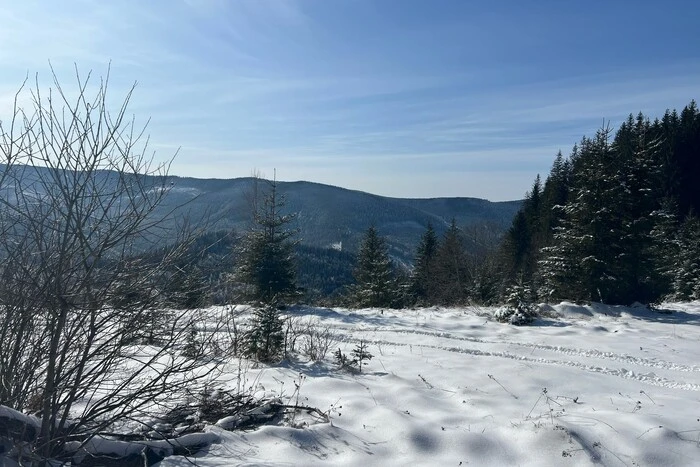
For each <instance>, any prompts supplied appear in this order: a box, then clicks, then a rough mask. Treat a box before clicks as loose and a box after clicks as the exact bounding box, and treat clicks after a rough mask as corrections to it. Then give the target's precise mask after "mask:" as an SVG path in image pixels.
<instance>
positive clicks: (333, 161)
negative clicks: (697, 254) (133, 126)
mask: <svg viewBox="0 0 700 467" xmlns="http://www.w3.org/2000/svg"><path fill="white" fill-rule="evenodd" d="M699 17H700V2H697V1H695V0H693V1H681V0H678V1H674V0H670V1H664V2H661V1H653V2H652V1H646V0H638V1H635V2H629V1H621V0H618V1H615V0H608V1H598V0H589V1H586V2H583V1H549V0H538V1H537V2H535V1H531V2H523V1H519V0H518V1H499V0H492V1H488V2H476V1H475V2H471V1H467V0H432V1H429V0H229V1H226V0H151V1H141V0H112V1H102V0H66V1H61V2H55V1H50V0H45V1H36V0H23V1H19V0H14V1H10V0H0V25H2V26H1V27H0V117H1V116H5V118H7V115H8V113H7V112H8V111H9V110H10V106H11V103H12V99H13V96H14V94H15V93H16V91H17V89H18V88H19V86H20V85H21V84H22V82H23V80H24V79H25V77H26V76H28V75H29V76H30V77H31V80H32V82H34V79H35V76H37V75H38V81H39V85H40V87H41V88H42V89H46V88H48V87H50V86H51V85H52V82H51V74H50V73H51V72H50V66H49V63H50V64H51V66H52V67H53V69H54V70H55V72H56V74H57V76H58V78H59V80H60V82H61V84H62V86H63V87H64V88H67V89H70V88H71V86H73V87H75V82H76V80H75V68H76V67H77V69H78V70H79V71H80V73H81V74H83V75H84V74H86V73H87V72H89V71H92V73H93V79H97V78H99V77H100V76H104V75H106V73H107V71H108V70H109V76H110V81H109V92H110V96H113V97H114V99H115V101H114V102H115V103H118V98H120V97H123V96H124V95H125V94H126V92H127V91H128V89H129V87H130V86H131V85H132V84H133V83H134V82H136V83H137V86H136V89H135V91H134V94H133V97H132V99H131V102H130V107H129V112H130V114H133V115H134V116H135V118H136V120H137V121H138V122H143V123H146V122H148V133H149V134H150V149H151V150H153V151H155V153H156V157H159V158H162V159H164V160H166V159H168V158H170V157H172V156H173V155H175V154H176V153H177V155H176V157H175V159H174V162H173V164H172V166H171V173H172V174H174V175H181V176H193V177H200V178H235V177H245V176H249V175H251V174H253V173H261V174H263V175H266V176H272V174H273V173H275V172H276V176H277V178H278V179H279V180H308V181H313V182H319V183H326V184H331V185H337V186H341V187H345V188H350V189H356V190H362V191H367V192H370V193H375V194H379V195H385V196H396V197H421V198H426V197H442V196H469V197H479V198H486V199H490V200H493V201H499V200H511V199H519V198H522V197H523V196H524V194H525V193H526V191H527V190H528V189H529V188H530V187H531V185H532V183H533V181H534V178H535V176H536V175H537V174H538V173H539V174H541V175H542V176H543V177H545V176H546V174H547V173H548V172H549V169H550V167H551V164H552V161H553V160H554V157H555V156H556V154H557V151H559V150H561V151H562V152H563V153H564V154H565V155H567V154H568V153H569V152H570V150H571V147H572V146H573V145H574V143H576V142H577V141H580V139H581V137H583V136H584V135H589V136H591V135H593V134H594V133H595V131H596V129H597V128H599V127H600V126H601V125H602V123H603V122H604V121H606V122H607V121H609V122H610V123H611V125H612V126H616V125H618V124H619V123H620V122H621V121H623V120H624V119H625V118H626V116H627V115H629V114H630V113H633V114H636V113H638V112H640V111H642V112H644V114H646V115H647V116H649V117H651V118H652V119H653V118H655V117H661V116H662V115H663V112H664V111H665V110H666V109H668V108H677V109H679V110H680V109H682V108H683V107H684V106H685V105H687V104H688V103H689V102H690V100H691V99H696V100H697V99H699V98H700V28H698V27H697V18H699ZM115 105H116V104H115Z"/></svg>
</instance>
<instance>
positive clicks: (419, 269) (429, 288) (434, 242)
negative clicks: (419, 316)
mask: <svg viewBox="0 0 700 467" xmlns="http://www.w3.org/2000/svg"><path fill="white" fill-rule="evenodd" d="M438 246H439V245H438V237H437V234H436V233H435V229H433V225H432V224H430V223H429V224H428V227H427V229H426V231H425V233H424V234H423V236H422V237H421V240H420V243H419V244H418V248H417V250H416V259H415V262H414V269H413V276H412V281H411V288H412V291H413V294H414V295H415V297H416V299H417V300H418V301H419V302H420V303H432V301H433V300H434V299H435V295H436V293H437V284H436V281H435V279H436V278H435V269H436V267H435V266H436V265H435V259H436V256H437V251H438Z"/></svg>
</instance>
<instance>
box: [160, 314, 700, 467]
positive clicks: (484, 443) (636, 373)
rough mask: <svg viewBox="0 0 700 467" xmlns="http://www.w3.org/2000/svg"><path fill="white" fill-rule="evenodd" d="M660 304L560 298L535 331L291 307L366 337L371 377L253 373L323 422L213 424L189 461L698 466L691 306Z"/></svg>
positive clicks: (699, 378) (486, 320)
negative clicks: (206, 444)
mask: <svg viewBox="0 0 700 467" xmlns="http://www.w3.org/2000/svg"><path fill="white" fill-rule="evenodd" d="M665 308H666V309H667V310H672V312H670V313H657V312H649V311H648V310H646V309H643V308H621V307H605V306H602V305H598V306H592V307H581V306H576V305H572V304H562V305H558V306H556V307H553V308H551V309H550V310H549V314H550V315H551V317H550V318H546V319H542V320H540V321H538V322H537V323H536V325H535V326H531V327H514V326H511V325H505V324H500V323H497V322H495V321H494V320H493V319H492V318H491V314H492V312H493V310H489V309H483V308H465V309H435V308H430V309H422V310H384V311H382V310H360V311H349V310H341V309H336V310H328V309H295V310H293V311H292V313H293V314H312V315H315V316H317V317H318V318H319V320H320V322H322V323H332V324H333V326H334V327H335V329H336V330H337V332H338V333H339V334H340V335H341V337H342V339H343V341H342V342H341V343H340V344H339V345H340V347H341V348H342V349H344V350H347V351H349V350H351V349H352V348H353V347H354V345H355V344H356V343H357V342H359V340H361V339H362V340H366V341H367V342H369V350H370V352H372V353H373V354H374V355H375V357H374V359H372V361H371V362H369V365H368V368H367V370H366V372H363V373H362V374H360V375H357V374H350V373H347V372H339V371H337V370H336V369H335V365H334V364H333V362H332V361H330V360H329V361H328V362H327V363H326V364H323V365H312V364H308V363H306V362H304V361H300V362H294V363H287V364H285V365H283V366H282V367H275V368H267V367H266V368H259V369H250V370H249V371H248V373H247V375H246V378H247V383H249V384H250V385H251V387H254V388H255V389H256V390H257V391H259V392H260V393H265V394H268V395H281V396H282V398H283V399H284V400H285V401H289V402H291V403H294V402H296V395H295V384H297V385H300V391H299V395H300V397H299V400H298V403H303V404H307V405H311V406H315V407H318V408H319V409H321V410H324V411H329V413H330V415H331V420H332V422H331V423H330V424H328V423H317V424H313V423H312V421H311V420H309V422H310V423H312V424H311V425H310V426H309V427H308V428H304V429H297V428H291V427H288V426H265V427H263V428H260V429H257V430H254V431H247V432H237V433H234V432H224V431H221V432H218V431H217V433H219V434H220V435H221V437H222V442H221V443H220V444H215V445H213V446H212V448H211V449H210V451H209V452H208V454H206V455H204V456H202V457H199V458H197V459H196V465H201V466H230V465H266V466H273V465H275V466H282V465H334V466H339V465H348V466H350V465H363V466H370V465H381V466H388V465H396V466H400V465H435V466H437V465H439V466H450V465H453V466H458V465H474V466H489V465H492V466H505V465H522V466H566V465H575V466H585V465H607V466H656V465H663V466H690V465H700V361H699V358H698V357H699V356H700V326H698V325H699V324H700V302H696V303H691V304H667V305H665ZM232 365H233V364H232ZM231 384H233V383H231ZM161 465H163V466H174V465H177V466H186V465H191V464H190V463H189V461H187V460H185V459H183V458H177V457H171V458H168V459H166V460H164V461H163V462H162V463H161Z"/></svg>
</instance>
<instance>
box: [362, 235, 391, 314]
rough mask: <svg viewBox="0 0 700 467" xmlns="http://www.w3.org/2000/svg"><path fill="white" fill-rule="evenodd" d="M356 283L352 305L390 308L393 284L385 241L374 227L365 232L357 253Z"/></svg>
mask: <svg viewBox="0 0 700 467" xmlns="http://www.w3.org/2000/svg"><path fill="white" fill-rule="evenodd" d="M353 275H354V277H355V284H354V285H353V286H352V287H350V297H351V301H352V304H353V305H354V306H358V307H391V306H393V305H394V302H395V299H396V295H397V293H396V282H395V280H394V276H393V272H392V264H391V259H390V258H389V250H388V247H387V244H386V241H385V240H384V238H383V237H381V236H380V235H379V233H378V232H377V229H376V228H375V227H374V226H370V227H369V229H367V232H366V233H365V236H364V239H363V241H362V244H361V245H360V250H359V252H358V254H357V265H356V267H355V271H354V274H353Z"/></svg>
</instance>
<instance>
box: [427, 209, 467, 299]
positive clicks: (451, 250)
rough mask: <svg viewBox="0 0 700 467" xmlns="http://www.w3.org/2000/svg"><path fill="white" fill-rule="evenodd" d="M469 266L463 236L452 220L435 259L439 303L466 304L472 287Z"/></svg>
mask: <svg viewBox="0 0 700 467" xmlns="http://www.w3.org/2000/svg"><path fill="white" fill-rule="evenodd" d="M467 264H468V263H467V254H466V250H465V247H464V243H463V241H462V234H461V232H460V230H459V228H458V227H457V223H456V222H455V220H454V219H452V223H451V224H450V227H449V228H448V229H447V231H446V232H445V235H444V236H443V239H442V242H440V246H439V248H438V251H437V254H436V259H435V280H436V283H437V301H438V303H440V304H443V305H455V304H459V303H464V302H466V300H467V298H468V291H469V288H470V285H471V277H470V274H469V269H468V266H467Z"/></svg>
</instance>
